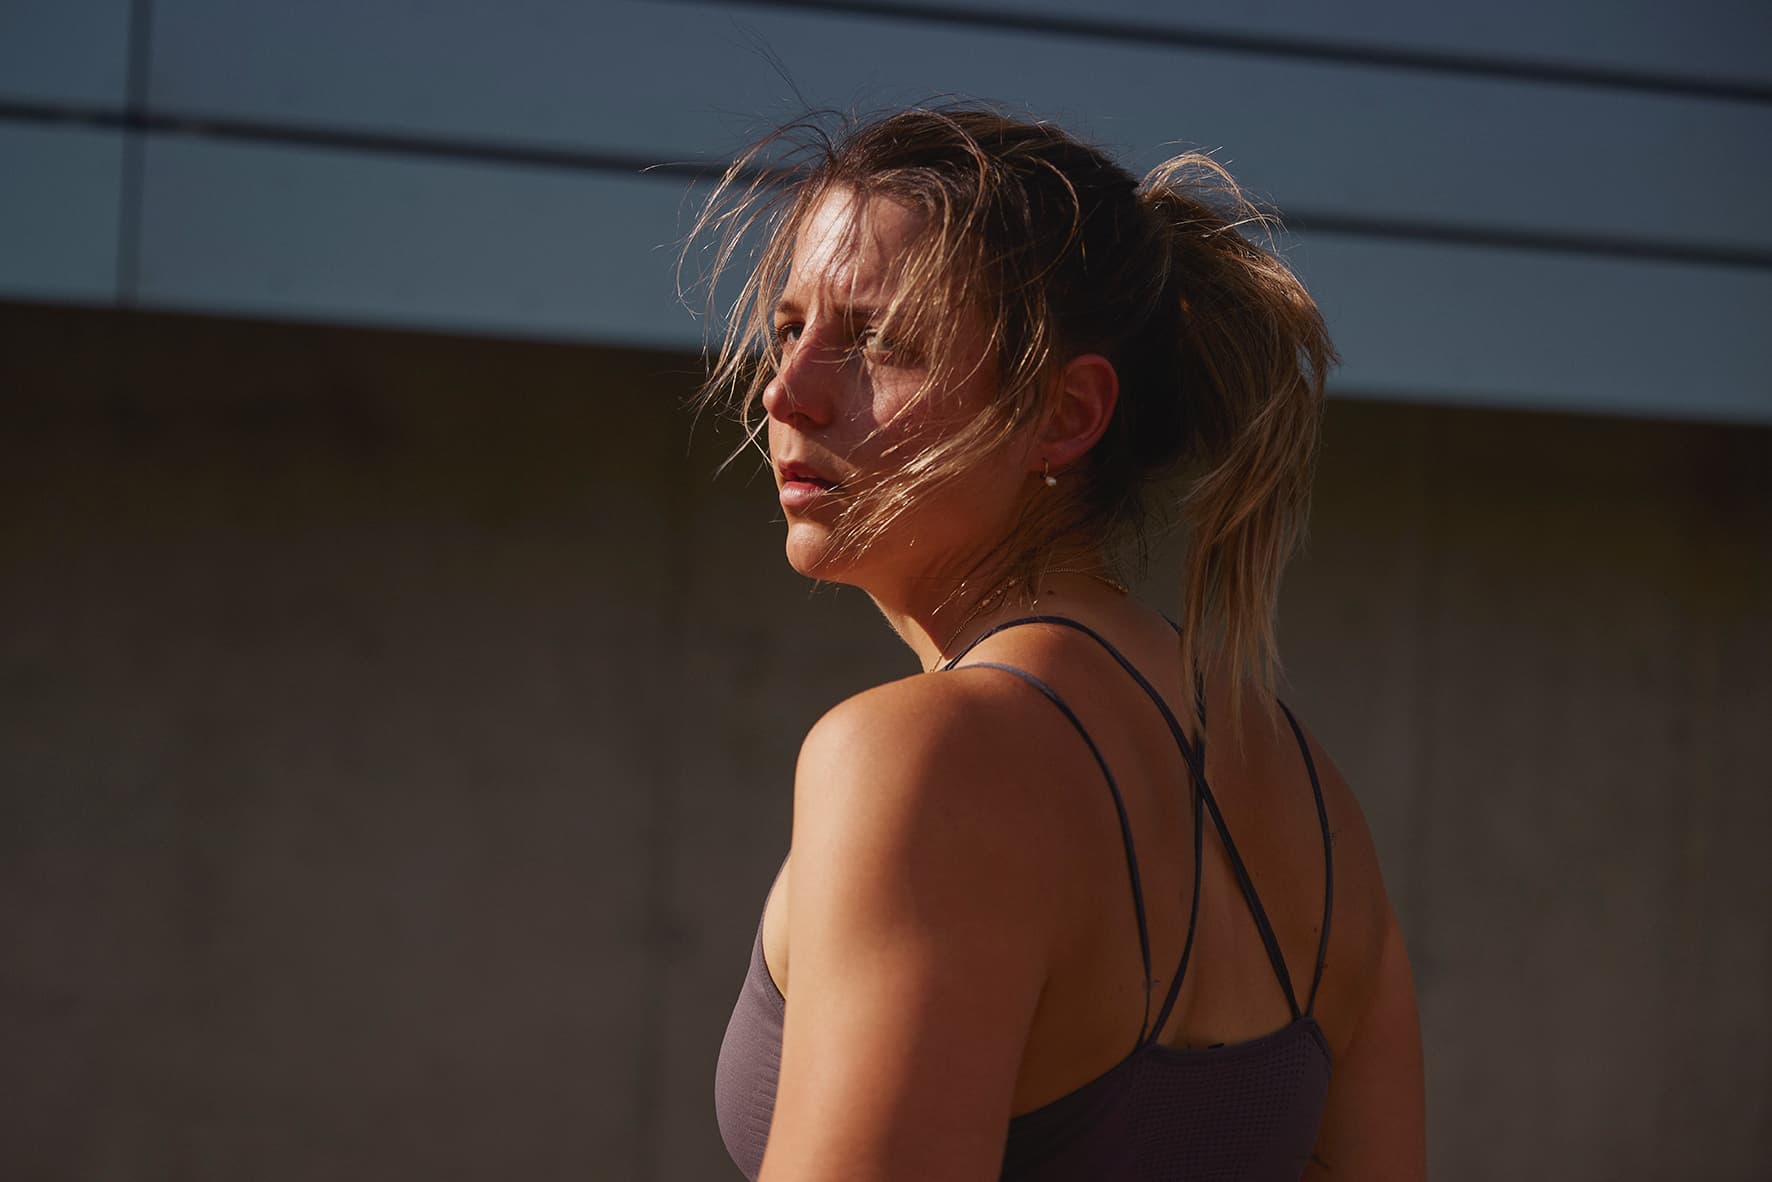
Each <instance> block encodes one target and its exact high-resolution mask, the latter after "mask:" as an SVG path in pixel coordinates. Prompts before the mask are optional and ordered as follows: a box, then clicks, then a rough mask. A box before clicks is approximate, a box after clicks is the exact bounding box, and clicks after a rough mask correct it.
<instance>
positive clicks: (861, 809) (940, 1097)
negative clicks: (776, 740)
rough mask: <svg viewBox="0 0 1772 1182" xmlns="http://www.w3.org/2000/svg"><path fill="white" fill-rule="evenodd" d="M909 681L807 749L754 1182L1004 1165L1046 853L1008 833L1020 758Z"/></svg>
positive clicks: (945, 1174) (924, 1180)
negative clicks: (780, 1008)
mask: <svg viewBox="0 0 1772 1182" xmlns="http://www.w3.org/2000/svg"><path fill="white" fill-rule="evenodd" d="M903 684H904V683H898V684H897V685H895V686H887V687H882V688H881V689H880V690H875V691H871V692H870V693H869V694H866V695H863V696H862V697H861V698H858V699H851V700H850V701H849V702H847V703H844V704H843V705H842V706H840V707H838V708H837V710H835V711H833V712H832V713H831V714H829V715H827V716H826V717H825V718H824V719H823V720H821V721H820V722H819V724H818V726H816V727H815V728H814V729H813V732H812V734H811V735H809V736H808V738H807V740H806V744H805V746H804V748H803V749H802V751H801V757H800V764H799V768H798V771H797V773H796V778H795V787H794V798H795V803H794V831H793V862H794V869H793V875H792V877H791V878H790V880H789V887H788V890H789V904H788V930H789V946H790V949H791V952H790V956H791V965H792V967H791V969H790V972H789V975H790V985H789V998H790V1000H789V1004H788V1007H787V1019H786V1027H785V1032H784V1036H783V1045H782V1064H781V1076H780V1083H779V1086H778V1091H777V1097H776V1107H775V1115H774V1121H773V1124H772V1126H771V1128H770V1134H769V1145H768V1150H767V1154H766V1156H765V1158H764V1162H763V1170H762V1179H763V1182H811V1180H814V1179H817V1180H819V1182H823V1180H825V1179H830V1178H838V1177H841V1178H845V1179H855V1180H858V1182H897V1180H906V1182H908V1180H910V1179H917V1180H918V1182H949V1180H952V1182H986V1180H987V1179H992V1178H995V1177H997V1175H998V1172H999V1170H1000V1169H1001V1164H1002V1153H1003V1145H1004V1139H1005V1136H1006V1133H1007V1129H1008V1121H1009V1112H1010V1107H1011V1103H1012V1097H1013V1091H1014V1086H1015V1080H1016V1075H1017V1072H1018V1070H1019V1066H1020V1062H1021V1056H1022V1052H1023V1048H1024V1045H1025V1042H1026V1039H1027V1032H1028V1029H1029V1026H1030V1024H1031V1022H1032V1018H1033V1013H1034V1010H1035V1006H1036V1004H1037V1002H1038V1000H1039V995H1040V991H1041V987H1042V985H1043V983H1044V978H1045V972H1046V963H1047V957H1048V950H1047V948H1046V941H1047V937H1046V935H1045V934H1044V931H1043V930H1042V927H1041V925H1040V923H1039V922H1037V919H1036V917H1035V916H1034V914H1033V912H1034V908H1035V906H1036V905H1037V904H1034V903H1033V901H1035V900H1037V899H1038V898H1039V896H1040V894H1041V892H1040V890H1039V888H1038V883H1037V878H1038V876H1039V868H1040V861H1041V859H1042V857H1043V856H1044V852H1043V851H1042V850H1041V849H1039V848H1038V847H1039V842H1038V841H1030V840H1027V839H1026V834H1025V832H1018V826H1023V825H1024V824H1025V822H1023V821H1022V820H1019V819H1018V817H1019V815H1020V814H1023V813H1025V812H1026V811H1027V810H1026V805H1025V800H1024V801H1023V803H1022V807H1021V808H1020V809H1016V808H1012V807H1009V806H1010V805H1011V804H1012V803H1013V793H1014V792H1015V791H1017V790H1018V789H1017V787H1016V786H1017V785H1018V784H1019V785H1025V784H1026V783H1027V778H1026V775H1025V769H1023V768H1021V767H1020V766H1019V765H1018V764H1019V760H1018V757H1017V756H1016V754H1015V753H1013V752H1008V753H1005V752H1004V751H1003V750H1002V747H1001V745H1000V744H993V743H991V742H989V741H988V739H987V737H986V735H983V734H981V733H980V728H979V727H978V726H977V725H976V724H977V722H978V721H979V720H978V719H977V718H976V717H972V718H969V719H968V720H967V725H966V727H964V728H962V727H959V726H956V725H955V724H954V721H953V718H954V714H955V710H954V709H952V707H954V706H955V705H956V703H954V702H952V701H951V700H944V697H943V695H946V694H951V693H953V692H955V691H956V690H958V689H959V687H960V686H961V685H962V679H960V678H958V677H955V678H953V679H951V680H947V681H944V682H942V683H941V688H940V689H933V690H932V689H930V688H929V687H928V686H927V685H925V686H923V687H921V688H920V689H910V690H907V689H905V688H903ZM932 693H933V694H934V695H935V697H934V698H933V699H932V698H931V697H930V694H932ZM983 729H984V730H985V731H988V730H989V729H990V728H989V727H988V726H987V727H985V728H983ZM1024 746H1025V744H1024ZM1019 758H1020V759H1025V758H1026V757H1025V756H1022V757H1019Z"/></svg>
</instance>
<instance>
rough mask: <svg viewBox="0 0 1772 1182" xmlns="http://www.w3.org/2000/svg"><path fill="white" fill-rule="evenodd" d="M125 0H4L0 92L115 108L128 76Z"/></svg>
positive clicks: (1, 94) (32, 99)
mask: <svg viewBox="0 0 1772 1182" xmlns="http://www.w3.org/2000/svg"><path fill="white" fill-rule="evenodd" d="M129 8H130V4H129V0H5V3H4V4H0V98H3V99H13V100H20V101H25V102H36V103H56V104H60V103H68V104H73V105H78V106H89V107H104V108H111V109H115V108H119V107H121V106H122V105H123V103H124V99H125V96H126V92H127V89H128V79H129Z"/></svg>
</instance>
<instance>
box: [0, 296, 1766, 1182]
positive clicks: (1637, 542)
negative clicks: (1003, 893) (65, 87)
mask: <svg viewBox="0 0 1772 1182" xmlns="http://www.w3.org/2000/svg"><path fill="white" fill-rule="evenodd" d="M0 339H3V340H4V342H5V347H4V348H0V612H3V613H4V618H5V620H6V621H7V625H8V626H7V628H6V630H5V632H4V633H3V634H0V636H3V639H0V946H3V947H4V948H5V949H6V955H5V957H4V959H3V960H0V996H4V997H5V999H6V1002H7V1004H6V1005H5V1006H4V1008H3V1009H0V1114H3V1115H0V1176H4V1177H6V1178H8V1179H12V1178H19V1179H82V1180H85V1179H94V1180H97V1179H106V1180H109V1179H162V1178H164V1179H208V1178H214V1179H228V1180H229V1182H232V1180H233V1179H238V1178H255V1179H266V1180H269V1182H282V1180H293V1179H306V1178H316V1179H318V1178H325V1179H329V1180H332V1179H350V1178H376V1179H386V1178H421V1177H422V1178H449V1177H463V1178H469V1177H472V1178H484V1177H512V1176H520V1177H524V1178H527V1179H532V1180H536V1182H540V1180H543V1179H548V1178H562V1179H564V1178H569V1177H570V1178H577V1179H582V1178H610V1179H640V1180H676V1179H700V1178H710V1177H729V1176H733V1175H732V1174H731V1171H730V1167H729V1166H728V1165H727V1163H726V1161H725V1158H724V1155H723V1151H722V1150H721V1147H720V1145H719V1139H718V1135H717V1133H716V1131H715V1127H714V1123H713V1113H712V1098H711V1090H712V1068H713V1060H714V1055H715V1053H716V1051H717V1048H718V1044H719V1038H720V1034H721V1032H722V1031H723V1029H724V1025H725V1021H726V1017H727V1014H728V1012H729V1008H730V1005H731V1001H732V997H733V994H734V991H735V990H736V988H737V985H738V981H739V979H740V977H741V976H742V973H743V969H744V957H745V950H746V947H747V945H748V942H749V940H750V937H751V935H752V932H753V930H754V926H753V925H754V924H755V922H756V917H757V907H758V906H759V905H760V903H761V901H762V895H763V892H764V890H765V888H766V886H767V883H768V880H769V877H770V875H771V874H772V873H773V872H774V870H775V867H776V865H777V863H778V862H779V860H780V858H781V856H782V854H783V853H784V852H785V843H786V838H787V821H788V806H789V789H790V783H791V772H792V764H793V756H794V751H795V747H796V744H797V741H798V739H799V736H800V735H801V734H802V733H803V732H804V730H805V728H806V727H807V726H808V725H809V724H810V723H811V722H812V720H813V719H814V718H816V716H817V715H818V714H819V713H820V712H821V711H822V710H823V709H824V708H826V707H827V706H829V705H830V704H831V703H833V702H834V701H836V700H837V699H839V698H840V697H842V696H843V695H845V694H846V693H848V692H851V691H853V690H855V689H859V688H861V687H862V686H864V685H866V684H869V683H870V682H872V681H874V680H878V679H880V678H882V677H887V676H893V675H896V674H900V673H904V672H908V671H910V670H911V669H912V668H913V667H914V666H913V665H912V663H911V661H910V660H909V658H908V656H907V655H905V654H904V653H902V652H901V651H900V650H899V649H898V647H897V644H896V642H895V641H894V640H893V639H892V638H891V637H890V635H889V634H888V633H887V632H886V630H885V629H884V627H883V625H882V624H881V623H880V622H879V621H878V620H877V618H876V617H875V616H874V614H873V611H872V608H871V607H870V606H869V605H868V604H867V603H866V602H865V601H864V600H861V599H860V598H859V597H854V596H848V595H837V594H831V593H810V592H808V590H807V589H806V588H805V587H804V585H803V584H801V583H800V581H799V580H798V579H797V578H795V577H794V576H793V575H792V574H791V572H789V571H787V570H786V568H785V567H784V565H783V564H782V563H781V561H780V557H779V554H780V546H779V537H778V534H777V529H776V527H775V526H774V525H773V524H772V522H771V520H770V518H771V516H772V504H771V498H770V496H769V494H768V491H767V484H766V482H765V480H764V479H763V478H761V477H759V478H757V479H755V480H752V481H750V482H749V483H747V482H746V480H745V478H744V477H745V474H746V473H747V472H749V471H751V470H752V468H751V467H750V466H747V465H743V464H741V465H740V470H738V471H735V472H733V473H731V474H729V475H728V476H726V477H722V478H721V479H719V480H714V479H712V478H711V476H710V473H711V472H712V470H713V467H714V464H715V462H716V460H717V458H718V455H719V454H720V450H721V445H722V443H723V442H724V440H722V439H720V438H717V437H716V435H715V434H714V433H713V432H707V431H704V432H702V433H699V434H698V437H697V441H696V442H695V444H694V445H693V446H692V445H691V442H690V438H689V432H688V426H689V420H688V417H687V415H685V414H684V413H683V412H682V410H681V408H680V405H679V402H680V399H681V397H682V396H683V395H684V394H685V393H686V392H687V391H688V390H689V389H690V387H691V385H692V383H693V377H692V371H693V369H694V363H693V362H692V361H691V360H690V359H686V358H683V357H680V356H675V355H669V354H641V353H622V352H615V351H605V350H593V349H585V348H569V347H563V346H546V345H535V344H528V345H523V344H513V343H499V342H492V341H475V340H460V339H445V338H438V337H426V336H419V335H400V334H389V333H369V332H360V331H346V330H339V329H320V328H304V327H297V326H276V325H262V324H241V323H226V322H219V321H208V320H202V319H185V318H178V317H159V316H139V315H138V316H116V315H113V314H101V313H90V312H74V311H67V310H62V311H50V310H44V309H28V308H24V307H20V306H11V307H5V306H0ZM1157 582H1158V580H1153V584H1152V586H1151V588H1150V590H1151V592H1152V593H1153V594H1162V593H1163V592H1162V591H1161V589H1160V587H1159V586H1158V585H1157ZM1769 603H1772V432H1768V431H1765V430H1758V429H1743V428H1733V429H1731V428H1723V427H1714V426H1699V425H1683V426H1673V425H1666V424H1655V423H1644V422H1614V421H1606V420H1597V419H1575V418H1556V417H1547V416H1524V415H1516V414H1507V413H1501V412H1473V411H1455V410H1448V409H1445V408H1430V407H1423V406H1414V407H1409V406H1379V405H1369V404H1360V403H1350V402H1337V403H1334V404H1332V407H1331V412H1330V418H1329V425H1328V435H1327V443H1326V449H1325V456H1324V467H1323V472H1322V479H1321V482H1320V491H1319V496H1318V509H1317V513H1316V517H1315V521H1314V533H1313V540H1312V543H1311V548H1310V550H1309V551H1308V553H1307V555H1306V556H1305V557H1304V558H1303V559H1301V560H1300V562H1299V564H1298V565H1297V566H1296V568H1295V569H1294V572H1293V574H1292V575H1291V577H1290V579H1289V581H1288V584H1287V588H1286V594H1285V599H1284V604H1283V620H1282V628H1283V643H1284V646H1285V648H1286V651H1287V653H1288V656H1289V661H1290V666H1291V670H1292V682H1293V688H1292V690H1291V694H1290V696H1291V699H1292V701H1293V702H1294V704H1295V705H1296V706H1298V707H1299V708H1300V709H1301V712H1302V713H1303V714H1304V715H1305V717H1307V718H1308V719H1309V720H1310V721H1311V722H1312V724H1313V726H1314V727H1315V728H1316V729H1317V731H1318V733H1319V734H1320V735H1321V736H1322V738H1323V740H1324V742H1325V743H1326V744H1327V745H1328V746H1329V748H1330V750H1331V751H1332V752H1333V753H1334V754H1335V756H1336V758H1337V760H1338V762H1339V763H1340V764H1341V765H1342V767H1343V769H1344V770H1345V771H1346V772H1347V773H1348V775H1349V777H1350V779H1351V780H1352V781H1353V782H1354V783H1355V785H1356V786H1357V788H1358V790H1359V792H1360V794H1361V796H1362V799H1363V800H1364V801H1365V802H1366V805H1367V808H1368V811H1369V814H1370V817H1371V821H1372V825H1373V828H1374V830H1375V833H1376V835H1377V838H1378V841H1379V845H1380V849H1381V853H1382V856H1383V857H1384V860H1385V864H1386V867H1387V873H1388V876H1389V880H1390V883H1391V886H1392V890H1393V892H1394V894H1395V895H1396V897H1397V900H1398V904H1399V907H1400V909H1401V911H1402V914H1403V917H1404V921H1405V924H1406V926H1407V928H1408V930H1409V933H1410V935H1411V939H1412V942H1413V950H1414V955H1415V958H1416V963H1417V970H1418V973H1419V977H1420V984H1421V991H1422V1001H1423V1009H1424V1024H1425V1030H1426V1035H1427V1042H1428V1054H1429V1059H1428V1063H1429V1079H1430V1118H1431V1122H1432V1123H1431V1130H1430V1134H1431V1144H1432V1152H1433V1156H1434V1166H1435V1171H1434V1173H1435V1177H1437V1178H1441V1179H1487V1178H1495V1177H1596V1178H1598V1177H1606V1178H1644V1179H1648V1178H1665V1177H1676V1176H1677V1177H1686V1178H1714V1179H1734V1178H1742V1179H1745V1178H1754V1177H1759V1176H1761V1174H1762V1172H1763V1171H1762V1167H1763V1163H1764V1162H1765V1161H1766V1160H1767V1159H1768V1156H1769V1154H1772V1078H1769V1070H1768V1064H1769V1063H1772V1020H1769V1019H1768V1017H1767V1007H1766V1005H1765V998H1766V997H1767V996H1768V994H1772V910H1769V905H1768V902H1767V900H1768V899H1769V898H1772V865H1769V863H1768V860H1767V859H1766V858H1765V857H1764V854H1763V850H1764V847H1765V844H1766V841H1767V839H1768V838H1772V811H1769V805H1768V801H1769V800H1772V795H1769V790H1772V740H1769V739H1768V731H1767V724H1766V722H1765V720H1766V719H1767V718H1772V615H1769V613H1768V611H1767V607H1768V604H1769Z"/></svg>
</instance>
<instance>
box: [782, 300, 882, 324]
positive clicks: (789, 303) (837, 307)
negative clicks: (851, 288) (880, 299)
mask: <svg viewBox="0 0 1772 1182" xmlns="http://www.w3.org/2000/svg"><path fill="white" fill-rule="evenodd" d="M831 307H832V310H833V311H835V312H836V314H837V315H838V316H839V317H841V318H842V320H843V322H844V323H845V324H858V323H862V322H865V321H875V320H879V319H881V318H882V317H883V316H885V314H886V310H885V309H884V308H876V307H873V306H872V305H869V304H834V305H831ZM805 312H806V310H805V309H804V308H802V307H801V306H800V305H799V303H798V302H796V301H794V300H790V299H785V298H784V299H782V300H779V301H777V302H776V305H775V315H776V316H777V317H782V316H803V315H805Z"/></svg>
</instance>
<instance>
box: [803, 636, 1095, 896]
mask: <svg viewBox="0 0 1772 1182" xmlns="http://www.w3.org/2000/svg"><path fill="white" fill-rule="evenodd" d="M1055 720H1059V715H1058V714H1057V713H1056V712H1055V711H1054V710H1053V708H1052V706H1051V705H1050V704H1049V703H1048V702H1046V701H1044V700H1043V699H1042V698H1041V697H1040V696H1039V695H1038V694H1037V693H1035V692H1033V691H1032V690H1031V689H1030V688H1029V687H1028V686H1026V685H1024V684H1022V683H1020V682H1019V681H1018V680H1017V679H1015V678H1014V677H1012V676H1010V675H1008V674H1005V673H1003V672H1002V671H1000V670H992V669H976V668H963V669H957V670H953V671H951V672H943V673H934V674H920V675H917V676H913V677H908V678H904V679H902V680H899V681H894V682H889V683H887V684H885V685H881V686H878V687H875V688H873V689H870V690H867V691H865V692H863V693H861V694H857V695H856V696H854V697H852V698H849V699H847V700H845V701H843V702H842V703H840V704H838V705H837V706H836V707H834V708H832V709H831V710H830V711H829V712H828V713H826V714H825V715H824V717H822V718H821V719H819V721H818V722H817V723H816V724H815V725H814V726H813V728H812V730H811V731H810V732H809V733H808V734H807V736H806V740H805V742H804V743H803V744H802V746H801V750H800V758H799V763H798V766H797V768H796V771H795V776H794V822H793V824H794V833H793V848H794V855H793V856H794V862H795V866H796V868H797V869H798V868H800V867H805V868H806V869H807V871H808V872H810V871H811V866H810V865H809V863H810V862H811V860H812V859H813V858H815V857H826V856H840V857H843V858H845V859H848V860H849V861H850V869H851V870H853V868H854V865H855V863H856V861H857V860H858V859H860V860H864V861H866V862H869V863H872V864H877V865H881V866H896V867H899V868H900V869H901V870H903V871H906V872H908V873H907V875H906V877H905V878H904V879H902V880H901V881H904V882H907V883H910V882H920V883H922V884H923V885H925V886H927V887H929V888H930V889H932V890H934V891H935V892H937V893H940V892H942V891H944V890H960V889H965V890H978V891H983V892H986V893H988V894H994V895H999V896H1000V897H999V898H998V899H997V900H995V901H994V902H993V903H992V906H995V907H1004V906H1007V907H1010V908H1012V909H1013V912H1012V913H1011V914H1003V919H1004V921H1005V922H1010V921H1012V918H1013V913H1027V914H1030V915H1038V914H1040V913H1041V912H1040V908H1041V907H1042V906H1043V905H1044V904H1045V903H1047V902H1049V899H1048V896H1049V895H1050V893H1051V892H1052V891H1053V890H1055V889H1056V886H1055V884H1056V883H1057V882H1058V881H1059V880H1060V879H1061V877H1062V874H1063V872H1064V867H1065V866H1066V864H1067V862H1066V859H1067V854H1066V843H1065V835H1066V832H1067V830H1066V826H1067V824H1068V823H1069V818H1068V817H1067V816H1066V815H1065V813H1064V808H1063V805H1062V803H1060V802H1058V801H1056V800H1055V799H1054V794H1052V793H1048V792H1042V791H1040V787H1041V785H1042V784H1043V783H1044V782H1045V781H1046V780H1047V779H1049V778H1050V777H1051V776H1052V774H1053V772H1054V769H1055V767H1058V768H1070V767H1072V766H1074V761H1075V760H1076V759H1077V758H1078V744H1077V743H1076V741H1075V736H1074V735H1066V734H1064V733H1061V731H1062V730H1064V729H1068V728H1064V724H1063V722H1062V721H1059V725H1058V726H1057V727H1054V726H1053V725H1052V723H1053V722H1054V721H1055ZM1067 738H1068V740H1069V742H1066V741H1065V740H1066V739H1067ZM1085 758H1086V756H1085ZM981 866H988V867H989V868H990V873H989V874H981V873H980V867H981Z"/></svg>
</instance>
